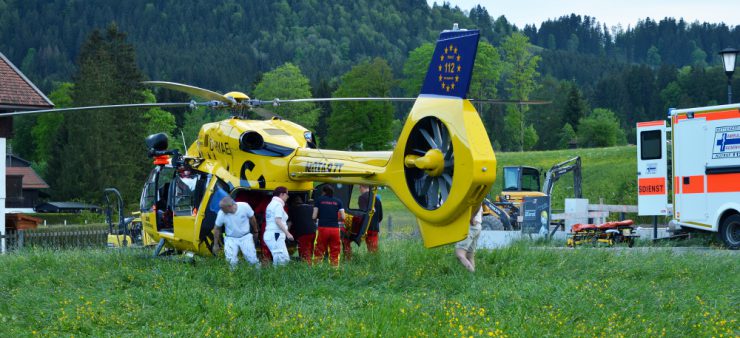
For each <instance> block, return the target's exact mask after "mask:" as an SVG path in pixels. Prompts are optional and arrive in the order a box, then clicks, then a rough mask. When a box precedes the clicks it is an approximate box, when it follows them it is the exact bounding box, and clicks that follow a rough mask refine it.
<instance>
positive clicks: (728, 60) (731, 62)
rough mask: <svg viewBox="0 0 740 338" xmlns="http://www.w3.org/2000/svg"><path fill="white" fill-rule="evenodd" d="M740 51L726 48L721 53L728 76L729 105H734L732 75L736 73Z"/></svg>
mask: <svg viewBox="0 0 740 338" xmlns="http://www.w3.org/2000/svg"><path fill="white" fill-rule="evenodd" d="M738 53H740V50H737V49H735V48H725V49H723V50H722V51H720V52H719V55H722V63H723V64H724V66H725V74H726V75H727V103H728V104H730V103H732V73H734V72H735V59H736V58H737V54H738Z"/></svg>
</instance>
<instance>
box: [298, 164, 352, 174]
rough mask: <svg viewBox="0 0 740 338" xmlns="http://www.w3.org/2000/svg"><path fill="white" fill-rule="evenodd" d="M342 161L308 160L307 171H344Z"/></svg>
mask: <svg viewBox="0 0 740 338" xmlns="http://www.w3.org/2000/svg"><path fill="white" fill-rule="evenodd" d="M343 166H344V163H342V162H313V161H309V162H306V171H307V172H310V173H340V172H342V167H343Z"/></svg>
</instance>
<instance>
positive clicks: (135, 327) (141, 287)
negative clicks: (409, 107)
mask: <svg viewBox="0 0 740 338" xmlns="http://www.w3.org/2000/svg"><path fill="white" fill-rule="evenodd" d="M452 251H453V250H452V247H450V246H446V247H441V248H436V249H424V248H423V246H422V244H421V242H420V241H419V240H388V239H387V238H384V237H382V238H381V250H380V252H379V253H378V254H375V255H372V254H369V253H367V252H365V250H364V247H363V248H360V249H358V250H357V253H356V254H355V257H354V259H353V260H352V261H351V262H345V261H343V262H342V263H341V264H340V267H339V268H333V267H331V266H329V265H328V264H319V265H318V266H314V267H309V266H307V265H305V264H303V263H300V262H291V263H290V264H289V265H288V266H285V267H280V268H273V267H269V266H268V267H263V268H260V269H256V268H253V267H250V266H247V265H240V266H239V268H238V269H237V270H236V271H233V272H232V271H230V270H229V269H228V267H227V264H226V263H225V262H224V261H223V260H222V259H216V258H201V257H196V258H195V259H194V260H193V261H190V260H188V259H186V258H183V257H179V256H173V257H170V258H152V257H151V255H150V250H142V249H124V250H102V249H100V250H95V249H92V250H61V251H53V250H43V249H35V250H34V249H32V250H28V251H23V252H17V253H13V254H8V255H3V256H0V265H2V267H3V268H2V269H1V270H0V299H2V301H1V302H0V325H2V327H3V329H2V331H3V334H2V335H3V336H6V337H26V336H28V337H30V336H116V337H122V336H156V337H159V336H177V337H183V336H192V337H243V336H286V337H287V336H328V337H339V336H446V337H462V336H465V337H470V336H474V337H535V336H537V337H539V336H561V337H562V336H565V337H586V336H588V337H592V336H608V337H619V336H627V337H638V336H639V337H646V336H666V337H732V336H737V335H739V334H740V323H739V322H738V321H739V320H740V312H739V311H738V309H739V308H740V306H739V305H740V294H738V292H737V286H738V285H740V271H739V269H738V264H737V255H735V254H734V253H732V252H729V251H721V250H706V251H696V252H686V253H680V254H679V253H672V252H671V251H665V250H660V249H650V250H613V249H598V248H579V249H575V250H573V249H558V248H540V247H535V246H534V244H533V243H528V242H520V243H517V244H515V245H513V246H511V247H508V248H505V249H496V250H481V251H479V253H478V255H477V266H478V270H477V271H476V272H475V273H468V272H467V271H466V270H465V269H464V268H463V267H462V266H461V265H460V264H459V263H458V262H457V261H456V259H455V258H454V257H453V253H452Z"/></svg>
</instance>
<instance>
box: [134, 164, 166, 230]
mask: <svg viewBox="0 0 740 338" xmlns="http://www.w3.org/2000/svg"><path fill="white" fill-rule="evenodd" d="M174 172H175V169H174V168H172V167H167V166H156V167H154V169H152V171H151V172H150V173H149V178H147V181H146V183H145V184H144V189H143V190H142V192H141V199H140V204H139V208H140V210H141V221H142V225H143V227H144V230H145V231H146V232H147V233H149V234H152V235H155V234H156V233H157V232H160V231H163V232H167V231H169V232H172V210H171V209H169V208H168V196H169V190H170V182H171V181H172V178H173V176H174Z"/></svg>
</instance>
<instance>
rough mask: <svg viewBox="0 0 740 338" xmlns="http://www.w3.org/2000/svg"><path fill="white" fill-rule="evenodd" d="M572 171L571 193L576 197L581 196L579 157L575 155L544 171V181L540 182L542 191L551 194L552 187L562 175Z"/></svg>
mask: <svg viewBox="0 0 740 338" xmlns="http://www.w3.org/2000/svg"><path fill="white" fill-rule="evenodd" d="M571 171H572V172H573V193H574V195H575V197H576V198H582V197H583V192H582V191H581V157H580V156H576V157H574V158H571V159H569V160H566V161H563V162H560V163H558V164H556V165H554V166H552V168H550V170H548V171H547V173H545V182H544V183H543V184H542V192H543V193H545V194H547V195H548V196H552V189H553V187H554V186H555V182H557V181H558V180H559V179H560V178H561V177H563V175H565V174H567V173H569V172H571Z"/></svg>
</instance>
